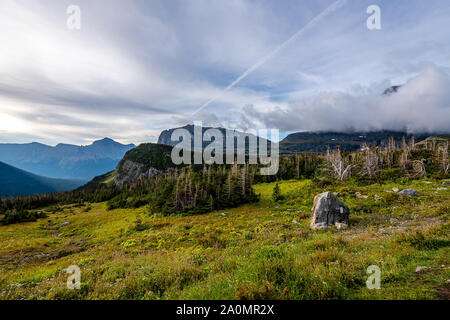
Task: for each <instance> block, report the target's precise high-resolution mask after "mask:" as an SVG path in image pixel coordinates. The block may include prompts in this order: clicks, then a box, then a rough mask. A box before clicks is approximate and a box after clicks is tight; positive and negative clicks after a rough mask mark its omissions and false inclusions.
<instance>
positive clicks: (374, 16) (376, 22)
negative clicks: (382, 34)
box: [367, 5, 381, 30]
mask: <svg viewBox="0 0 450 320" xmlns="http://www.w3.org/2000/svg"><path fill="white" fill-rule="evenodd" d="M367 14H370V17H369V18H367V28H368V29H369V30H380V29H381V9H380V7H379V6H377V5H371V6H369V7H368V8H367Z"/></svg>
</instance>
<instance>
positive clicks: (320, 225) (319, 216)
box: [310, 191, 350, 229]
mask: <svg viewBox="0 0 450 320" xmlns="http://www.w3.org/2000/svg"><path fill="white" fill-rule="evenodd" d="M349 216H350V210H349V208H348V207H347V206H346V205H345V204H343V203H342V202H341V201H339V200H338V199H337V198H336V197H335V196H334V195H333V194H332V193H331V192H329V191H328V192H324V193H321V194H318V195H317V196H315V197H314V205H313V208H312V217H311V224H310V227H311V228H312V229H325V228H329V227H331V226H336V227H338V228H339V229H340V228H345V227H347V226H348V222H349Z"/></svg>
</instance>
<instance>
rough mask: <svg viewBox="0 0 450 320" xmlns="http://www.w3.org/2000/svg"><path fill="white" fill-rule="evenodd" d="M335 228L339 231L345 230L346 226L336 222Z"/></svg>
mask: <svg viewBox="0 0 450 320" xmlns="http://www.w3.org/2000/svg"><path fill="white" fill-rule="evenodd" d="M335 226H336V228H338V229H339V230H341V229H345V228H347V226H348V225H347V224H345V223H339V222H336V223H335Z"/></svg>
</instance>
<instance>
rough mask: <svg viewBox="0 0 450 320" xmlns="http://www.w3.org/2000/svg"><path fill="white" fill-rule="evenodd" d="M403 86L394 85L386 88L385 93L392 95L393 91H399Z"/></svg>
mask: <svg viewBox="0 0 450 320" xmlns="http://www.w3.org/2000/svg"><path fill="white" fill-rule="evenodd" d="M401 87H402V86H392V87H389V88H387V89H386V90H384V92H383V95H385V96H390V95H391V94H393V93H396V92H398V89H400V88H401Z"/></svg>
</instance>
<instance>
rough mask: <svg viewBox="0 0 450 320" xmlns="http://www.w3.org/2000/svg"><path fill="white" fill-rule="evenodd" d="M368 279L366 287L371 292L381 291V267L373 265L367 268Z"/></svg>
mask: <svg viewBox="0 0 450 320" xmlns="http://www.w3.org/2000/svg"><path fill="white" fill-rule="evenodd" d="M366 272H367V274H368V275H369V277H368V278H367V281H366V285H367V288H368V289H369V290H373V289H380V288H381V269H380V267H379V266H376V265H371V266H369V267H368V268H367V271H366Z"/></svg>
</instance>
